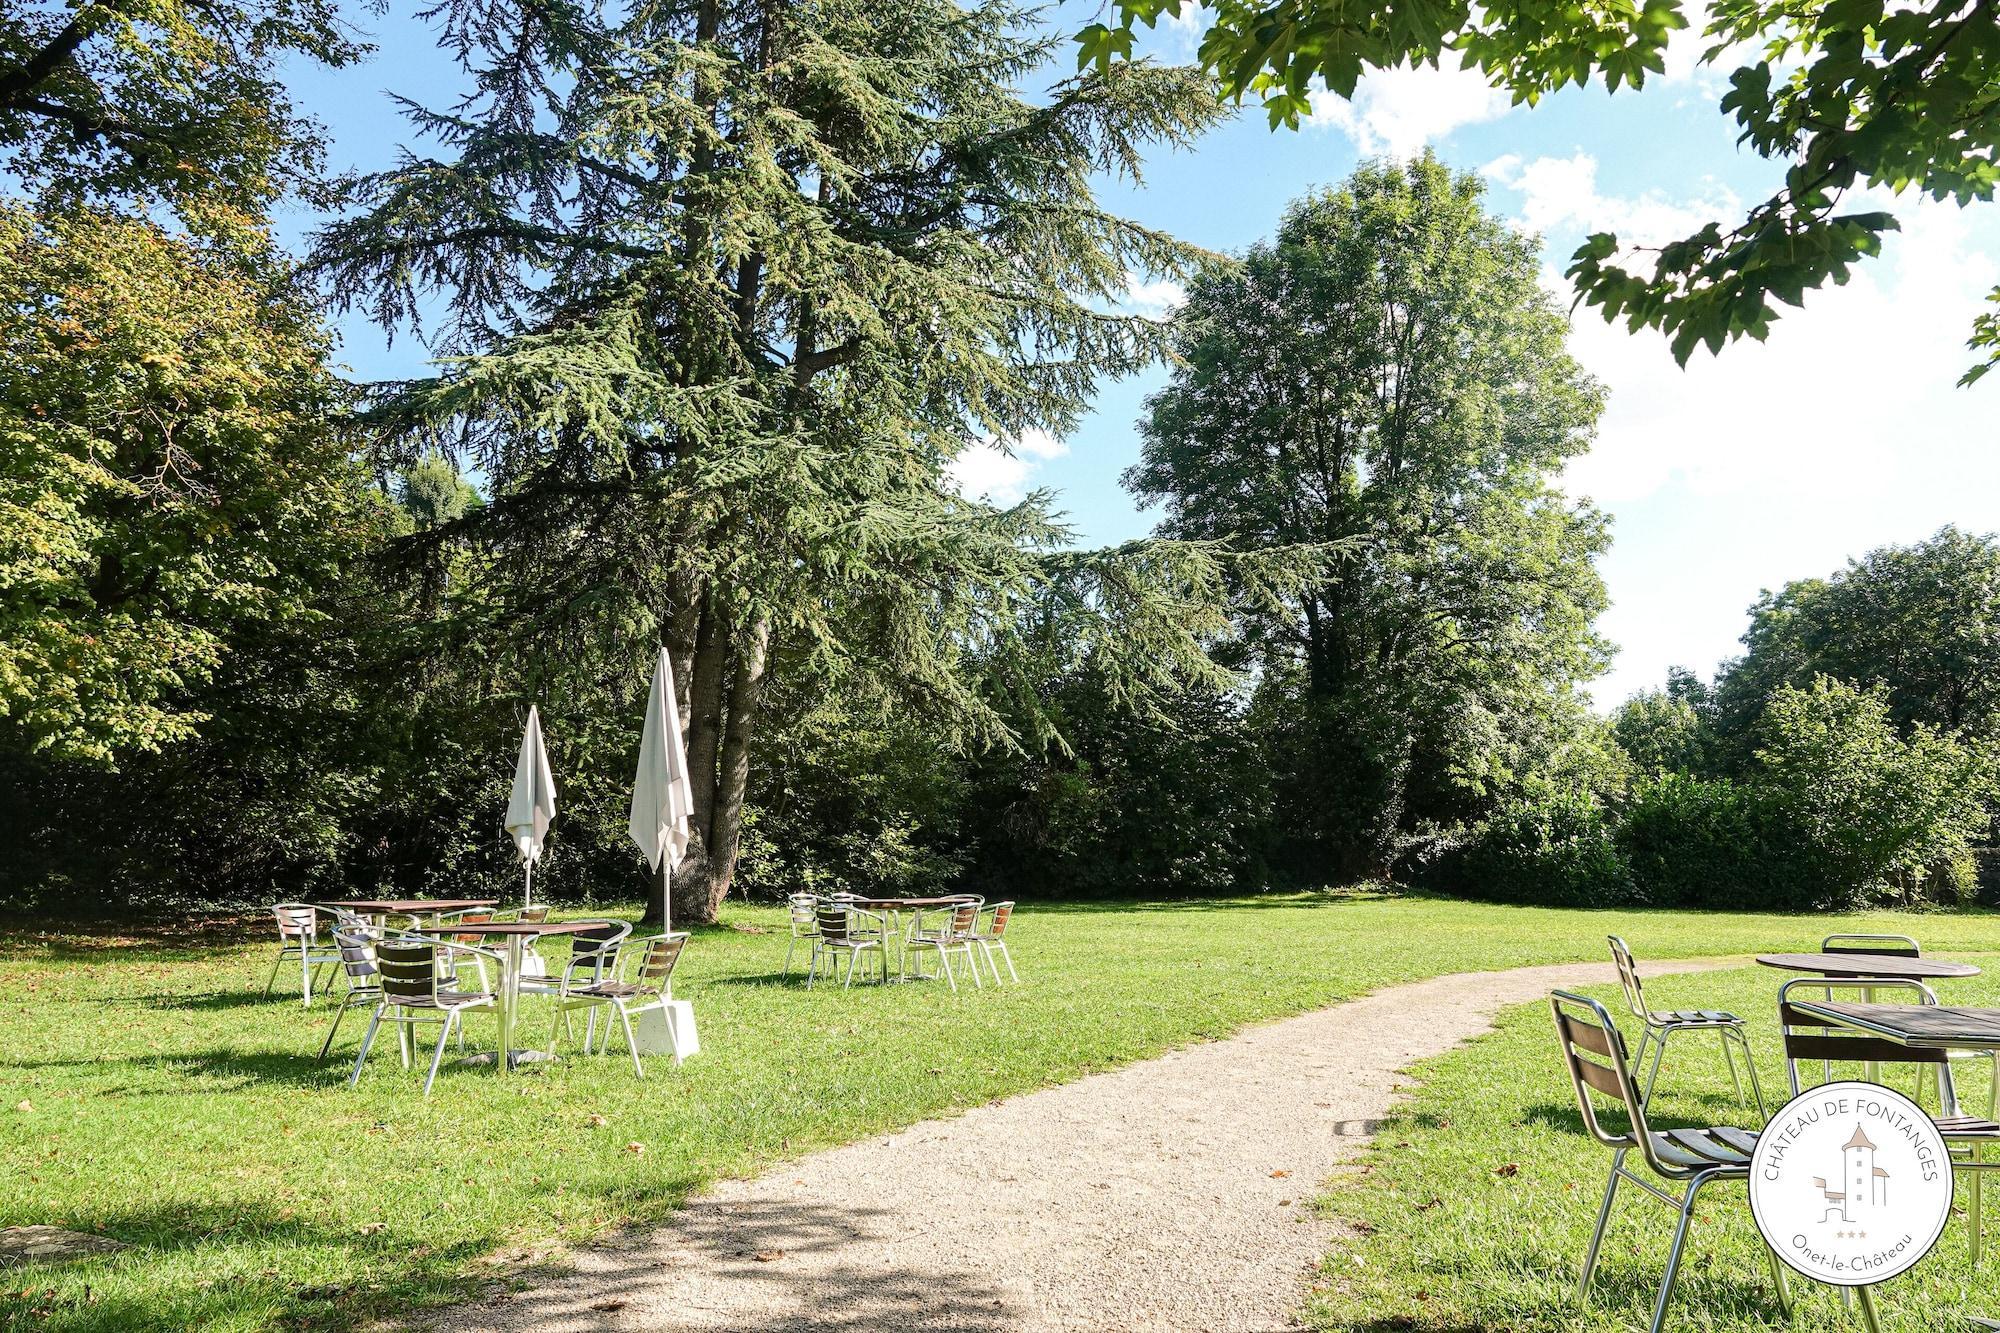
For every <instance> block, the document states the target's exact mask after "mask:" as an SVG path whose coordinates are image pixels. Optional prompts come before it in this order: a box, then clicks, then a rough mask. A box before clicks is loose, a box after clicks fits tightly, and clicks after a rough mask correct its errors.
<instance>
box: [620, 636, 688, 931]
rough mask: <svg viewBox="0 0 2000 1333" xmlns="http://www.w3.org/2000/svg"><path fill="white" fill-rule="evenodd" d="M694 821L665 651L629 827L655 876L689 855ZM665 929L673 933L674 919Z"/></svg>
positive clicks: (651, 696)
mask: <svg viewBox="0 0 2000 1333" xmlns="http://www.w3.org/2000/svg"><path fill="white" fill-rule="evenodd" d="M693 817H694V784H693V783H692V782H690V781H689V780H688V764H687V748H686V747H685V746H684V745H683V744H682V743H681V726H680V711H679V709H677V708H676V707H675V705H674V664H673V663H672V662H671V661H669V660H668V659H667V650H666V649H664V648H662V649H660V658H659V661H657V662H655V663H654V664H653V688H652V689H651V690H650V691H649V692H648V693H647V695H646V730H645V733H644V734H643V735H642V736H641V737H640V739H639V771H638V772H637V774H635V775H634V777H633V779H632V817H631V819H630V820H629V821H628V822H627V824H626V828H627V829H628V830H629V831H630V832H631V834H632V841H633V842H636V843H638V844H639V852H640V854H641V855H642V856H644V857H645V858H646V864H647V865H649V866H651V867H652V868H653V870H654V872H655V873H658V871H659V869H660V864H661V862H662V861H664V862H665V863H666V866H667V869H668V870H670V871H671V870H672V869H673V867H674V866H675V865H677V864H678V863H679V862H680V859H681V856H682V854H683V853H685V852H686V851H687V848H688V840H689V838H690V837H691V836H692V834H691V832H690V821H691V820H692V819H693ZM667 911H668V912H669V913H671V911H672V908H671V906H669V907H668V908H667ZM663 924H664V925H665V926H666V927H667V928H668V929H672V928H673V921H672V919H671V916H669V919H668V920H666V921H665V922H663Z"/></svg>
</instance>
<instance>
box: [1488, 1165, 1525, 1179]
mask: <svg viewBox="0 0 2000 1333" xmlns="http://www.w3.org/2000/svg"><path fill="white" fill-rule="evenodd" d="M1493 1174H1494V1175H1496V1176H1518V1175H1520V1174H1521V1168H1520V1166H1519V1165H1518V1164H1517V1163H1514V1162H1509V1163H1507V1165H1505V1166H1499V1167H1495V1168H1494V1169H1493Z"/></svg>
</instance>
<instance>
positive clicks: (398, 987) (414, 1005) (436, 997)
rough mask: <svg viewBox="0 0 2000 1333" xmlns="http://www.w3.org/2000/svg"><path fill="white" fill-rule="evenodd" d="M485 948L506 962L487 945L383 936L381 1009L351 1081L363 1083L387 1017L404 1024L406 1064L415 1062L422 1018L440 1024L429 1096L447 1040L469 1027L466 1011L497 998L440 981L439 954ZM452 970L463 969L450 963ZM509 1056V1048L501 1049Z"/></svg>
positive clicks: (378, 954)
mask: <svg viewBox="0 0 2000 1333" xmlns="http://www.w3.org/2000/svg"><path fill="white" fill-rule="evenodd" d="M440 951H444V952H447V953H483V954H485V955H486V957H487V958H488V959H489V960H490V961H491V962H492V963H493V964H494V965H495V967H496V968H497V967H499V966H501V958H500V955H499V954H496V953H494V952H492V951H491V950H486V949H475V948H473V947H472V946H469V945H464V944H453V943H450V942H449V941H446V942H443V943H438V944H433V943H430V942H429V941H419V940H404V939H389V938H384V939H381V940H378V941H377V942H376V944H375V967H376V970H377V972H378V973H379V974H380V977H381V985H382V998H381V999H379V1000H377V1001H376V1003H375V1012H374V1013H373V1014H372V1015H371V1016H370V1017H369V1019H368V1034H367V1035H366V1036H364V1037H363V1038H362V1039H361V1053H360V1054H359V1055H357V1056H355V1057H354V1073H353V1074H352V1075H351V1076H350V1077H349V1078H348V1081H347V1082H348V1086H349V1087H354V1086H356V1085H358V1084H359V1083H360V1082H361V1069H362V1066H364V1065H365V1064H367V1063H368V1050H369V1048H370V1047H371V1046H373V1045H374V1044H375V1032H376V1029H378V1028H379V1027H381V1025H382V1024H383V1023H384V1022H385V1021H386V1022H390V1023H397V1024H401V1025H402V1026H401V1027H400V1029H399V1031H401V1032H403V1033H404V1034H405V1037H404V1045H403V1051H402V1054H403V1064H404V1067H405V1068H408V1067H409V1062H410V1051H409V1046H408V1034H409V1033H410V1032H411V1031H412V1030H413V1029H414V1027H415V1025H417V1024H419V1023H437V1024H439V1025H440V1026H439V1029H438V1040H437V1050H436V1051H434V1052H433V1053H432V1055H431V1071H430V1074H429V1075H428V1076H427V1077H426V1078H425V1079H424V1096H426V1097H428V1096H430V1095H431V1084H433V1083H435V1082H437V1072H438V1066H439V1065H440V1064H442V1063H443V1061H444V1048H445V1043H446V1042H447V1041H449V1040H450V1039H451V1034H452V1032H453V1031H454V1030H455V1029H460V1028H462V1027H463V1024H464V1021H465V1017H464V1016H465V1012H466V1011H467V1010H469V1009H490V1008H492V1007H493V1005H494V1000H495V997H494V996H493V995H492V994H490V993H488V992H467V991H460V990H454V989H451V988H448V987H444V986H440V985H439V984H438V982H439V978H438V967H439V961H438V954H439V952H440ZM447 966H450V968H451V973H452V974H455V973H456V971H457V969H456V967H455V966H453V965H450V964H449V963H448V964H447ZM500 1058H501V1059H503V1060H504V1059H506V1058H507V1056H506V1053H505V1052H504V1051H503V1052H501V1054H500Z"/></svg>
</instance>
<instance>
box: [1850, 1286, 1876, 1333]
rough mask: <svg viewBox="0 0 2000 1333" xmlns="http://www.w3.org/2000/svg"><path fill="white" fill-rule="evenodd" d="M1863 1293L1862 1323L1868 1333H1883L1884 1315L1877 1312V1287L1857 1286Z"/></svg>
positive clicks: (1857, 1289)
mask: <svg viewBox="0 0 2000 1333" xmlns="http://www.w3.org/2000/svg"><path fill="white" fill-rule="evenodd" d="M1854 1290H1855V1291H1857V1292H1859V1293H1861V1324H1862V1327H1864V1328H1866V1329H1867V1330H1868V1333H1882V1317H1881V1316H1880V1315H1878V1314H1877V1313H1875V1288H1873V1287H1856V1288H1854Z"/></svg>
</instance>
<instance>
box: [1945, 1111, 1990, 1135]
mask: <svg viewBox="0 0 2000 1333" xmlns="http://www.w3.org/2000/svg"><path fill="white" fill-rule="evenodd" d="M1937 1127H1938V1133H1940V1134H1942V1135H1944V1136H1945V1138H1946V1139H2000V1124H1995V1123H1994V1122H1993V1121H1991V1120H1985V1119H1982V1118H1981V1117H1979V1116H1976V1115H1947V1116H1939V1117H1938V1120H1937Z"/></svg>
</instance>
